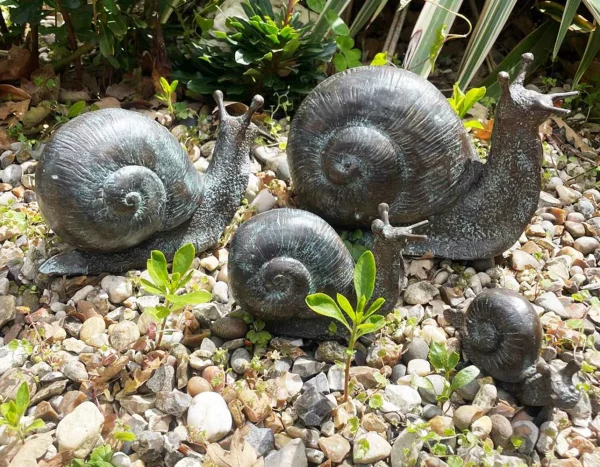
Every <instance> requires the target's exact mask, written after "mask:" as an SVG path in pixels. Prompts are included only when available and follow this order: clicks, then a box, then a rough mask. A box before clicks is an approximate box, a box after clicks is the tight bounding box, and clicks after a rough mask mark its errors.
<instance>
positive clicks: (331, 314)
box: [306, 251, 386, 402]
mask: <svg viewBox="0 0 600 467" xmlns="http://www.w3.org/2000/svg"><path fill="white" fill-rule="evenodd" d="M375 276H376V267H375V257H374V256H373V253H372V252H370V251H365V252H364V253H363V254H362V255H361V257H360V258H359V260H358V261H357V262H356V266H355V267H354V291H355V293H356V306H355V307H353V306H352V305H351V303H350V301H349V300H348V299H347V298H346V297H344V296H343V295H341V294H339V293H338V294H337V296H336V300H337V303H336V300H334V299H333V298H332V297H330V296H329V295H327V294H324V293H316V294H311V295H309V296H307V297H306V304H307V305H308V306H309V307H310V308H311V310H313V311H314V312H315V313H318V314H320V315H322V316H326V317H328V318H332V319H334V320H336V321H337V322H339V323H341V324H342V325H343V326H344V328H346V329H347V330H348V332H349V333H350V338H349V339H348V347H347V348H346V364H345V376H344V402H348V398H349V397H350V391H349V388H348V385H349V382H350V364H351V362H352V357H353V356H354V347H355V345H356V341H357V340H358V339H359V338H360V337H361V336H364V335H365V334H370V333H373V332H377V331H378V330H379V329H381V328H382V327H383V326H384V325H385V323H386V321H385V318H384V317H383V316H381V315H377V314H376V313H377V310H379V309H380V308H381V306H382V305H383V304H384V303H385V299H383V298H381V297H380V298H378V299H376V300H374V301H373V303H371V305H370V306H369V308H366V306H367V304H368V303H369V301H370V300H371V297H372V296H373V290H374V289H375ZM342 310H343V312H342ZM346 316H347V317H348V319H349V320H350V322H348V319H346Z"/></svg>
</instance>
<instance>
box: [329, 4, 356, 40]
mask: <svg viewBox="0 0 600 467" xmlns="http://www.w3.org/2000/svg"><path fill="white" fill-rule="evenodd" d="M325 16H326V17H327V20H328V21H329V23H330V25H331V30H332V31H333V32H334V33H335V34H337V35H339V36H348V35H350V28H349V27H348V26H347V25H346V23H344V20H343V19H342V18H340V17H339V16H338V15H336V14H335V13H334V12H333V11H331V10H328V11H326V12H325Z"/></svg>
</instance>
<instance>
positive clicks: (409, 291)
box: [404, 281, 440, 305]
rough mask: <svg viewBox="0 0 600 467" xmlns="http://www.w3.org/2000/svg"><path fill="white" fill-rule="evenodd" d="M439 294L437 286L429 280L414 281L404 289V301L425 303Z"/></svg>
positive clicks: (417, 303)
mask: <svg viewBox="0 0 600 467" xmlns="http://www.w3.org/2000/svg"><path fill="white" fill-rule="evenodd" d="M439 294H440V292H439V290H438V289H437V287H436V286H434V285H433V284H431V283H429V282H426V281H420V282H413V283H412V284H409V286H408V287H407V288H406V290H405V291H404V301H405V302H406V303H408V304H409V305H425V304H427V303H429V302H430V301H432V300H433V299H434V298H435V297H436V296H438V295H439Z"/></svg>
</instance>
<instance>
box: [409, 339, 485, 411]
mask: <svg viewBox="0 0 600 467" xmlns="http://www.w3.org/2000/svg"><path fill="white" fill-rule="evenodd" d="M459 360H460V355H459V354H458V353H456V352H450V354H448V350H447V349H446V345H445V344H439V343H437V342H431V345H430V346H429V362H430V363H431V365H432V366H433V368H435V371H436V372H437V373H443V374H444V377H445V378H446V381H445V383H444V389H443V390H442V393H441V394H438V395H436V400H437V401H438V402H440V403H444V402H446V401H447V400H448V399H450V396H451V395H452V393H453V392H454V391H456V390H457V389H460V388H462V387H464V386H466V385H467V384H469V383H470V382H471V381H473V380H474V379H475V378H477V376H479V368H477V367H476V366H475V365H471V366H468V367H466V368H463V369H462V370H460V371H459V372H458V373H456V374H454V369H455V368H456V365H458V362H459ZM413 384H414V385H415V386H417V387H422V388H424V389H427V390H429V391H432V392H434V393H435V390H434V388H433V384H432V383H431V381H430V380H428V379H427V378H424V377H421V376H416V375H415V376H414V377H413Z"/></svg>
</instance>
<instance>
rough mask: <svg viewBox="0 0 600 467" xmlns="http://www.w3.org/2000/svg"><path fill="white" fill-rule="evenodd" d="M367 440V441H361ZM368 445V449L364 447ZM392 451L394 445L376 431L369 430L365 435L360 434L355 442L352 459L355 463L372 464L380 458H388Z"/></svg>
mask: <svg viewBox="0 0 600 467" xmlns="http://www.w3.org/2000/svg"><path fill="white" fill-rule="evenodd" d="M361 440H365V441H366V443H364V442H363V443H361ZM364 446H368V448H367V449H362V448H363V447H364ZM391 452H392V446H390V443H388V442H387V441H386V440H385V439H384V438H383V437H381V436H380V435H379V433H376V432H374V431H369V432H368V433H365V434H364V435H360V436H358V437H357V438H356V440H355V442H354V449H353V451H352V460H353V461H354V463H355V464H372V463H373V462H377V461H379V460H382V459H385V458H387V457H388V456H389V455H390V453H391Z"/></svg>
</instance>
